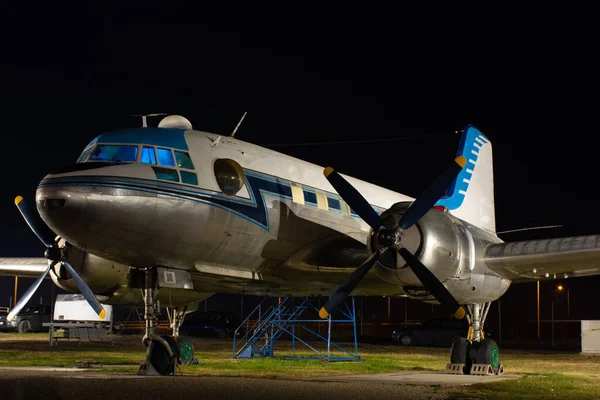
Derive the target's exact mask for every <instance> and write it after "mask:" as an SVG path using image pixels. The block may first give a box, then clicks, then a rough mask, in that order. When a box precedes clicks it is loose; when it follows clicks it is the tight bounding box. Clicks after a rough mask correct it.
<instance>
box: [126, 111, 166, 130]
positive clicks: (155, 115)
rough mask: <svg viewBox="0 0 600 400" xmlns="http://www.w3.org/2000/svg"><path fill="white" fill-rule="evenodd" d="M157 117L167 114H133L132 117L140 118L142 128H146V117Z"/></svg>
mask: <svg viewBox="0 0 600 400" xmlns="http://www.w3.org/2000/svg"><path fill="white" fill-rule="evenodd" d="M159 115H167V113H153V114H133V116H134V117H142V128H147V127H148V117H158V116H159Z"/></svg>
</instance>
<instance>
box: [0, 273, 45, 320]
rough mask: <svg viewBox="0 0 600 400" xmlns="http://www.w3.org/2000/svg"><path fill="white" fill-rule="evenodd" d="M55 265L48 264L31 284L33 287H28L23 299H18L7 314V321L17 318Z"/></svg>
mask: <svg viewBox="0 0 600 400" xmlns="http://www.w3.org/2000/svg"><path fill="white" fill-rule="evenodd" d="M55 264H56V262H51V263H48V268H46V270H45V271H44V272H43V273H42V274H41V275H40V276H39V277H38V278H37V279H36V280H35V282H33V285H31V286H29V289H27V291H26V292H25V294H24V295H23V297H21V299H19V301H18V302H17V304H16V305H15V307H14V308H13V309H12V310H10V313H8V315H7V316H6V319H7V320H8V321H12V320H13V318H15V317H16V316H17V314H19V313H20V312H21V310H22V309H23V307H25V305H27V303H28V302H29V300H31V297H32V296H33V294H34V293H35V291H36V290H37V289H38V288H39V287H40V285H41V284H42V281H43V280H44V278H45V277H46V275H48V272H50V269H51V268H52V267H54V265H55Z"/></svg>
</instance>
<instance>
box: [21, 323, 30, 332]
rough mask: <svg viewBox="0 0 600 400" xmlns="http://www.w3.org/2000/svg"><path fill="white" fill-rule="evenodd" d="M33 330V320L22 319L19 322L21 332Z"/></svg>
mask: <svg viewBox="0 0 600 400" xmlns="http://www.w3.org/2000/svg"><path fill="white" fill-rule="evenodd" d="M29 331H31V322H29V321H21V322H19V333H27V332H29Z"/></svg>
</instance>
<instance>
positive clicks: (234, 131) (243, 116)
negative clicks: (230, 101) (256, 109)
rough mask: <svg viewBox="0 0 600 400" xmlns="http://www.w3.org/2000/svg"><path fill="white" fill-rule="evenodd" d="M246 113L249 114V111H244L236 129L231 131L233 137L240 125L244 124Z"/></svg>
mask: <svg viewBox="0 0 600 400" xmlns="http://www.w3.org/2000/svg"><path fill="white" fill-rule="evenodd" d="M246 114H248V111H245V112H244V115H242V119H240V122H238V124H237V125H236V127H235V129H234V130H233V132H231V135H229V136H231V137H234V136H235V133H236V132H237V130H238V128H239V127H240V125H241V124H242V121H243V120H244V118H245V117H246Z"/></svg>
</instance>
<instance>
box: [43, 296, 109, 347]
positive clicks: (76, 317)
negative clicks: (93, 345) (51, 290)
mask: <svg viewBox="0 0 600 400" xmlns="http://www.w3.org/2000/svg"><path fill="white" fill-rule="evenodd" d="M102 307H103V308H104V311H106V315H105V316H104V318H100V317H99V316H98V314H96V313H95V312H94V310H93V309H92V307H90V305H89V304H88V302H87V301H86V300H85V298H84V297H83V295H82V294H70V293H69V294H59V295H57V296H56V301H55V302H54V313H53V315H52V322H50V323H44V324H43V326H47V327H49V328H50V329H49V331H50V346H55V345H58V340H57V339H59V338H65V339H77V340H78V341H79V342H81V340H82V339H83V340H106V339H107V338H108V333H109V332H111V331H112V322H113V312H112V306H111V305H107V304H102Z"/></svg>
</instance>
